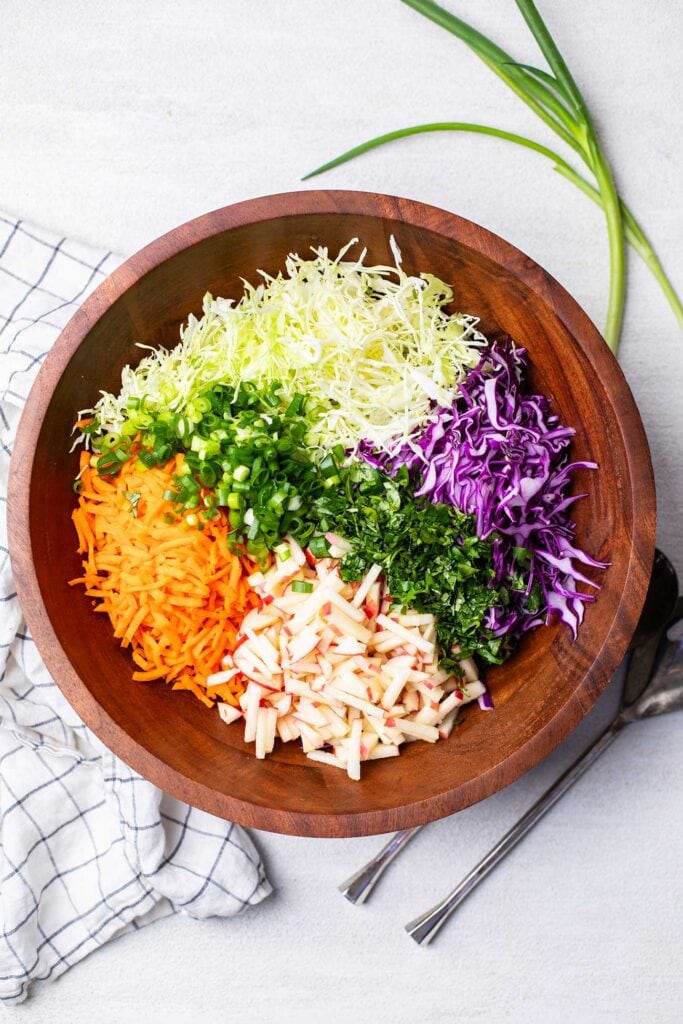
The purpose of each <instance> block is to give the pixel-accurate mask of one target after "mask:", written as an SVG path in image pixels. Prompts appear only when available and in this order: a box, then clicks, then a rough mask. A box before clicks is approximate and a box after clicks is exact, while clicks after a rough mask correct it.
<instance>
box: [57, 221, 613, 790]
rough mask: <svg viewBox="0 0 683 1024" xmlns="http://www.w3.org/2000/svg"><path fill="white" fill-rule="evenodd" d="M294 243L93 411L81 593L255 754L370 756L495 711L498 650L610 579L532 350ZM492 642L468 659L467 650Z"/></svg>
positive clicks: (446, 298) (424, 294)
mask: <svg viewBox="0 0 683 1024" xmlns="http://www.w3.org/2000/svg"><path fill="white" fill-rule="evenodd" d="M355 244H356V240H353V241H352V242H351V243H349V245H348V246H347V247H345V249H343V250H342V252H341V253H340V254H339V255H338V256H337V257H336V258H335V259H332V258H330V257H329V256H328V253H327V250H325V249H319V250H314V252H313V258H312V259H308V260H305V259H301V258H300V257H299V256H295V255H290V256H289V257H288V259H287V262H286V267H285V271H284V273H281V274H278V275H277V276H276V277H271V276H269V275H267V274H264V273H262V274H261V276H262V278H263V282H262V283H261V284H259V285H258V286H256V287H253V286H252V285H249V284H245V290H244V294H243V296H242V298H241V299H240V301H239V302H237V303H234V302H232V301H231V300H226V299H214V298H213V297H212V296H211V295H207V296H206V297H205V299H204V313H203V316H202V318H201V319H199V320H198V319H196V318H195V317H193V316H191V317H190V318H189V320H188V322H187V325H186V326H185V327H184V328H183V329H182V331H181V340H180V343H179V344H178V345H177V346H176V347H175V348H173V349H171V350H170V351H167V350H165V349H157V350H151V351H150V352H149V354H148V355H146V356H145V357H144V358H143V359H142V361H141V362H140V364H139V365H138V366H137V368H135V369H133V368H131V367H126V369H125V370H124V372H123V375H122V387H121V390H120V392H119V394H118V395H112V394H108V393H103V394H102V397H101V398H100V400H99V401H98V403H97V405H96V406H95V408H94V409H92V410H88V411H87V412H86V413H81V418H80V419H79V421H78V423H77V429H78V430H79V436H78V440H79V441H81V440H82V441H84V443H85V450H84V451H83V452H82V454H81V471H80V473H79V476H78V478H77V481H76V484H75V489H76V491H77V493H78V506H77V508H76V509H75V510H74V513H73V519H74V524H75V527H76V530H77V534H78V542H79V549H78V550H79V552H80V553H81V555H82V556H83V570H84V571H83V575H82V576H81V577H79V578H78V579H77V580H73V581H72V582H73V583H74V584H75V583H81V584H85V587H86V593H87V594H88V595H89V596H91V597H93V598H94V599H95V600H96V602H97V603H96V605H95V610H97V611H101V612H104V613H106V614H107V615H108V616H109V618H110V619H111V622H112V624H113V626H114V631H115V636H116V637H117V638H118V639H120V640H121V643H122V645H123V646H124V647H127V646H130V647H131V650H132V656H133V659H134V661H135V663H136V666H137V671H135V673H134V678H136V679H139V680H152V679H165V680H166V681H167V682H170V683H172V684H173V686H174V688H176V689H189V690H191V691H192V692H194V693H195V694H196V695H197V696H198V697H199V698H200V699H201V700H203V701H204V703H206V704H208V705H210V706H213V705H216V706H217V708H218V711H219V713H220V715H221V717H222V718H223V719H224V720H225V721H226V722H232V721H236V720H238V719H244V723H245V740H246V741H248V742H255V748H256V755H257V756H258V757H264V756H265V755H266V754H267V753H269V752H270V751H271V750H272V749H273V745H274V742H275V739H276V737H279V738H280V739H281V740H283V741H288V740H294V739H300V740H301V743H302V745H303V749H304V751H305V752H306V753H307V755H308V756H309V757H311V758H313V759H314V760H318V761H322V762H324V763H327V764H332V765H336V766H339V767H342V768H345V769H346V770H347V772H348V774H349V776H350V777H351V778H354V779H357V778H359V777H360V764H361V761H363V760H374V759H377V758H383V757H391V756H395V755H396V754H398V752H399V746H400V744H401V743H402V742H404V741H405V742H408V741H411V740H415V739H424V740H427V741H430V742H434V741H436V740H437V739H439V738H440V737H442V738H443V737H445V736H447V735H448V734H449V733H450V731H451V730H452V728H453V725H454V724H455V722H456V717H457V714H458V710H459V708H460V706H461V705H462V704H464V703H466V702H468V701H471V700H474V699H475V698H476V699H478V701H479V704H480V706H481V707H482V708H484V709H490V708H491V707H492V701H491V698H490V695H489V693H488V691H487V689H486V686H485V684H484V683H483V682H481V681H480V680H479V672H478V669H477V662H478V663H479V664H483V665H486V664H500V663H501V662H503V661H504V660H505V658H507V657H508V655H509V654H510V653H511V652H512V650H513V649H514V647H515V645H516V644H517V642H518V641H519V639H520V637H521V636H522V635H523V634H524V633H525V632H527V631H528V630H530V629H533V628H534V627H536V626H538V625H540V624H542V623H544V622H547V621H549V619H550V618H551V617H552V616H553V614H557V615H558V616H559V617H560V618H561V619H562V620H563V621H564V622H565V623H566V624H567V625H568V626H569V628H570V629H571V630H572V632H573V634H574V635H576V632H577V629H578V627H579V625H580V623H581V621H582V618H583V612H584V606H585V604H586V602H589V601H592V600H594V593H592V592H590V591H588V592H585V591H581V590H579V586H580V585H583V586H584V587H589V588H592V590H593V591H594V590H596V589H597V585H596V584H595V583H594V582H593V581H592V580H591V579H589V578H588V577H587V576H586V575H585V572H586V570H585V569H582V570H579V569H578V568H577V563H578V564H582V565H583V566H589V567H592V568H604V563H600V562H598V561H596V560H595V559H593V558H591V557H590V556H588V555H586V554H585V553H584V552H582V551H580V550H578V549H577V548H576V546H575V545H574V539H573V532H574V526H573V523H572V522H571V521H570V514H571V505H572V503H573V502H574V501H575V500H576V498H577V497H578V496H577V495H570V494H569V490H570V485H571V480H572V473H573V471H574V470H576V469H579V468H583V469H585V468H590V469H593V468H595V465H594V464H593V463H588V462H574V463H572V462H570V461H569V455H568V449H569V445H570V439H571V436H572V434H573V430H572V429H571V428H569V427H565V426H562V425H561V424H560V423H559V421H558V418H557V416H555V415H553V414H552V413H551V412H550V409H549V405H548V402H547V400H546V399H545V398H544V397H543V396H540V395H534V394H530V393H529V392H528V388H527V386H526V355H525V351H524V349H522V348H519V347H516V346H515V345H514V343H513V342H512V341H510V340H507V341H497V342H493V343H491V344H489V343H488V342H487V340H486V338H485V337H484V336H483V335H482V334H481V333H480V332H479V331H478V330H477V329H476V323H477V322H476V319H475V318H473V317H470V316H463V315H454V314H452V313H451V312H449V306H450V305H451V303H452V300H453V292H452V290H451V288H450V287H449V286H448V285H447V284H445V283H444V282H443V281H440V280H438V279H437V278H434V277H432V276H431V275H427V274H424V275H422V276H421V277H414V276H410V275H408V274H406V273H405V271H404V270H403V268H402V266H401V259H400V253H399V251H398V249H397V248H396V246H395V245H394V243H393V240H392V250H393V253H394V257H395V265H394V266H375V267H369V266H366V265H365V252H363V253H361V254H360V256H359V257H358V258H357V259H350V258H346V257H348V252H349V250H350V249H351V248H352V247H353V246H354V245H355ZM475 657H476V661H475V660H474V658H475Z"/></svg>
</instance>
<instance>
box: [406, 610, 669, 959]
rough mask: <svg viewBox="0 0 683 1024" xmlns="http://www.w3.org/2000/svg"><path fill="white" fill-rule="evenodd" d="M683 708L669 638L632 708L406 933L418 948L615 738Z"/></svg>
mask: <svg viewBox="0 0 683 1024" xmlns="http://www.w3.org/2000/svg"><path fill="white" fill-rule="evenodd" d="M678 610H679V614H683V606H679V609H678ZM679 709H683V636H679V637H678V639H675V640H669V641H667V642H666V643H665V644H664V645H663V648H662V649H660V652H659V656H658V658H657V665H656V668H655V671H654V674H653V675H652V677H651V679H650V682H649V683H648V685H647V686H646V687H645V689H644V690H643V692H642V693H641V695H640V696H639V697H637V698H636V700H635V701H634V702H633V703H632V704H625V703H622V708H621V711H620V712H619V714H618V715H617V717H616V718H615V719H614V721H613V722H612V723H611V724H610V725H608V727H607V728H606V729H605V731H604V732H603V733H602V735H601V736H599V737H598V739H597V740H596V741H595V743H594V744H593V745H592V746H591V747H590V748H589V749H588V750H587V751H586V753H585V754H583V755H582V756H581V757H580V758H579V759H578V760H577V761H575V762H574V764H573V765H572V766H571V767H570V768H568V769H567V771H566V772H565V773H564V775H562V776H561V777H560V778H559V779H558V780H557V782H556V783H555V784H554V785H553V786H551V787H550V789H548V790H546V792H545V793H544V794H543V796H542V797H541V798H540V799H539V800H537V801H536V803H535V804H534V805H533V807H531V808H530V809H529V810H528V811H527V813H526V814H525V815H524V816H523V817H522V818H520V820H519V821H518V822H517V824H516V825H514V826H513V827H512V828H511V829H510V831H509V832H507V833H506V834H505V835H504V836H503V838H502V839H501V840H500V841H499V842H498V843H497V844H496V845H495V846H494V847H493V849H492V850H490V851H489V853H487V855H486V856H485V857H484V859H483V860H481V861H480V862H479V864H477V866H476V867H475V868H473V869H472V871H470V873H469V874H468V875H467V876H466V877H465V878H463V880H462V882H460V884H459V885H458V886H456V888H455V889H454V890H453V892H451V893H450V894H449V895H448V896H447V897H446V898H445V899H444V900H442V901H441V902H440V903H437V904H436V906H434V907H432V908H431V910H428V911H427V912H426V913H425V914H422V915H421V916H420V917H417V918H415V920H414V921H411V922H410V923H409V924H407V925H406V931H407V932H408V934H409V935H410V937H411V938H412V939H414V940H415V942H417V944H418V945H419V946H424V945H426V944H427V943H428V942H431V940H432V939H433V938H434V936H435V935H436V933H437V932H438V931H439V929H440V928H442V927H443V925H444V924H445V923H446V921H447V920H448V918H449V917H450V916H451V914H452V913H453V911H454V910H455V909H456V908H457V907H459V906H460V904H461V903H462V902H463V900H464V899H466V898H467V896H469V894H470V893H471V892H472V890H473V889H475V888H476V886H477V885H478V884H479V883H480V882H481V881H482V880H483V879H484V878H485V877H486V876H487V875H488V873H489V872H490V871H492V870H493V868H494V867H495V866H496V864H499V863H500V861H501V860H502V859H503V858H504V857H505V856H506V855H507V854H508V853H509V852H510V851H511V850H512V849H513V848H514V847H515V846H516V845H517V843H518V842H519V841H520V839H523V837H524V836H525V835H526V834H527V832H529V830H530V829H532V828H533V826H534V825H535V824H536V823H537V822H538V821H540V819H541V818H542V817H543V816H544V815H545V814H546V812H547V811H549V810H550V808H551V807H553V806H554V805H555V804H556V803H557V801H558V800H559V799H560V797H562V796H564V794H565V793H566V792H567V790H568V789H569V788H570V787H571V786H573V784H574V783H575V782H576V780H577V779H578V778H580V777H581V776H582V775H583V773H584V772H585V771H586V769H587V768H590V766H591V765H592V764H593V762H594V761H596V760H597V758H598V757H599V756H600V754H602V752H603V751H604V750H606V749H607V747H608V746H609V745H610V744H611V743H612V741H613V740H614V739H616V737H617V736H618V735H619V733H620V732H621V730H622V729H623V728H624V727H625V726H627V725H630V724H631V722H638V721H640V720H641V719H643V718H651V717H652V716H654V715H664V714H666V713H667V712H669V711H676V710H679Z"/></svg>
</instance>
